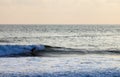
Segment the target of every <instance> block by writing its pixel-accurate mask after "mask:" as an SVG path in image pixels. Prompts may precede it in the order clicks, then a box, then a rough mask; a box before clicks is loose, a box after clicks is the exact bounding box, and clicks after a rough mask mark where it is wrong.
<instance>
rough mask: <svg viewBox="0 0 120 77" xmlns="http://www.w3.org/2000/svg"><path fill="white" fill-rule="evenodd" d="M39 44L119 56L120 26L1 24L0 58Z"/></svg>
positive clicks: (64, 49)
mask: <svg viewBox="0 0 120 77" xmlns="http://www.w3.org/2000/svg"><path fill="white" fill-rule="evenodd" d="M39 44H43V45H49V46H52V47H53V48H51V49H52V50H53V51H54V50H56V51H59V50H58V49H60V50H61V51H62V52H65V53H66V52H67V51H69V52H71V53H72V52H73V53H76V52H77V53H78V52H79V53H106V52H109V53H119V50H120V25H0V52H1V53H0V55H6V54H10V53H11V54H12V53H13V52H14V53H21V52H23V51H24V52H29V51H30V49H32V48H33V46H36V45H39ZM55 47H62V48H57V49H55ZM25 48H26V49H25ZM27 49H28V50H27ZM49 49H50V48H49ZM51 49H50V50H51ZM47 51H48V50H47ZM51 53H52V52H51Z"/></svg>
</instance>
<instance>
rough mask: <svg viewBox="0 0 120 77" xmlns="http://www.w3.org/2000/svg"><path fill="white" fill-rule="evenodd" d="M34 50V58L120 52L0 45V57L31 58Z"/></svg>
mask: <svg viewBox="0 0 120 77" xmlns="http://www.w3.org/2000/svg"><path fill="white" fill-rule="evenodd" d="M34 48H36V49H37V50H35V52H34V53H35V55H34V56H41V55H42V56H44V55H46V54H51V55H56V54H57V55H61V54H77V55H79V54H120V50H112V49H109V50H82V49H73V48H65V47H54V46H49V45H0V57H7V56H33V55H32V54H31V52H32V50H33V49H34Z"/></svg>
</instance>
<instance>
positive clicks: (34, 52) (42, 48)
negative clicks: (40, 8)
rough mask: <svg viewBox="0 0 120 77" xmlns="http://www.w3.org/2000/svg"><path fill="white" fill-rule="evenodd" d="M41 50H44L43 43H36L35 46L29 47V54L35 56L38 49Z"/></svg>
mask: <svg viewBox="0 0 120 77" xmlns="http://www.w3.org/2000/svg"><path fill="white" fill-rule="evenodd" d="M43 50H45V46H44V45H37V46H35V47H33V48H32V49H31V55H32V56H36V55H37V53H38V51H39V52H40V51H43Z"/></svg>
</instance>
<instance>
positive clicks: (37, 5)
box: [0, 0, 120, 24]
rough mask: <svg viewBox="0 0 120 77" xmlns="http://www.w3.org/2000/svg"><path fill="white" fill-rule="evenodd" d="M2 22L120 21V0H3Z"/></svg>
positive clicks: (74, 22) (0, 8) (0, 20)
mask: <svg viewBox="0 0 120 77" xmlns="http://www.w3.org/2000/svg"><path fill="white" fill-rule="evenodd" d="M0 24H120V0H0Z"/></svg>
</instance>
